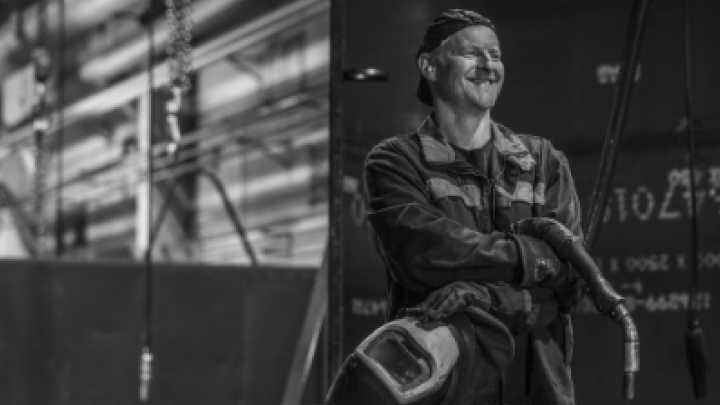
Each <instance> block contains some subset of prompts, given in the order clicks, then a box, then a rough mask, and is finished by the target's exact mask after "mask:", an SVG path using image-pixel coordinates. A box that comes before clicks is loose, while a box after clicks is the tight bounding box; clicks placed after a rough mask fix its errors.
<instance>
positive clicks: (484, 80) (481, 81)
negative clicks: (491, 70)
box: [467, 77, 497, 84]
mask: <svg viewBox="0 0 720 405" xmlns="http://www.w3.org/2000/svg"><path fill="white" fill-rule="evenodd" d="M467 80H468V81H471V82H473V83H475V84H495V83H497V80H494V79H492V78H489V77H468V78H467Z"/></svg>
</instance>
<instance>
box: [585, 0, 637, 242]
mask: <svg viewBox="0 0 720 405" xmlns="http://www.w3.org/2000/svg"><path fill="white" fill-rule="evenodd" d="M649 2H650V0H633V3H632V9H631V11H630V21H629V24H628V30H627V33H626V35H625V46H624V48H623V61H622V65H621V67H620V74H619V78H618V87H617V92H616V93H615V102H614V104H613V109H612V112H611V114H610V124H609V126H608V132H607V136H606V137H605V144H604V145H603V150H602V155H601V158H600V168H599V170H598V177H597V180H596V182H595V187H594V188H593V192H592V196H591V202H590V207H589V210H588V215H587V217H586V221H585V226H586V229H585V242H586V245H587V247H588V251H592V248H593V244H594V243H595V241H596V239H597V236H598V234H599V231H600V227H601V224H602V217H603V216H604V214H605V207H606V206H607V201H608V195H609V194H608V191H609V189H610V185H611V184H612V180H613V175H614V173H615V160H616V153H617V144H618V141H619V138H620V134H622V132H623V130H624V129H625V120H626V118H627V113H628V110H629V108H630V99H631V95H632V90H633V84H634V82H635V75H636V72H637V65H638V58H639V56H640V44H641V42H642V36H643V32H644V30H645V19H646V17H647V12H648V3H649Z"/></svg>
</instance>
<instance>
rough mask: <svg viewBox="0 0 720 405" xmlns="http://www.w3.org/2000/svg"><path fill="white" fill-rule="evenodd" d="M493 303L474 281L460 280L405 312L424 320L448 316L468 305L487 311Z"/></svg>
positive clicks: (439, 289)
mask: <svg viewBox="0 0 720 405" xmlns="http://www.w3.org/2000/svg"><path fill="white" fill-rule="evenodd" d="M491 303H492V300H491V297H490V296H489V294H488V293H487V292H486V291H485V290H482V289H479V288H477V287H475V286H474V285H473V284H472V283H469V282H466V281H458V282H454V283H450V284H448V285H446V286H444V287H441V288H438V289H437V290H435V291H433V292H431V293H430V294H429V295H428V297H427V298H425V300H424V301H423V302H421V303H420V304H419V305H418V306H416V307H412V308H407V309H406V310H405V314H407V315H410V316H414V317H417V318H418V319H420V320H421V321H423V322H429V321H436V320H438V319H442V318H446V317H448V316H450V315H452V314H454V313H456V312H460V311H462V310H464V309H466V308H468V307H475V308H479V309H482V310H485V311H487V310H488V309H489V308H490V305H491Z"/></svg>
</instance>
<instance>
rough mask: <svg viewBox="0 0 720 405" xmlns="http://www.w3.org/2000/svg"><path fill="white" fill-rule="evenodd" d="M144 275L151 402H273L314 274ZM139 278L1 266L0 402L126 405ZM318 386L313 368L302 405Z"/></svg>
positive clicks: (112, 270)
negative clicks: (149, 302) (149, 315)
mask: <svg viewBox="0 0 720 405" xmlns="http://www.w3.org/2000/svg"><path fill="white" fill-rule="evenodd" d="M154 269H155V281H154V291H153V292H154V312H153V317H154V320H153V325H154V329H153V331H154V352H155V361H154V367H153V380H152V387H151V403H153V404H173V405H175V404H278V403H280V400H281V398H282V394H283V393H282V390H283V387H285V382H286V378H287V375H288V370H289V368H290V363H291V361H292V356H293V352H294V350H295V347H296V344H297V339H298V335H299V333H300V330H301V326H302V321H303V319H304V316H305V311H306V310H307V304H308V302H309V298H310V291H311V289H312V285H313V281H314V276H315V274H316V271H315V270H313V269H280V268H262V269H247V268H237V267H207V266H205V267H203V266H185V265H164V264H155V265H154ZM143 271H144V268H143V266H142V265H141V264H134V263H87V262H86V263H80V262H77V263H75V262H28V261H2V262H0V370H2V372H0V403H3V404H28V405H42V404H73V405H78V404H92V405H98V404H132V403H137V402H138V400H137V395H138V370H139V367H140V364H139V356H140V348H141V345H142V341H141V333H142V328H143V325H144V318H143V316H144V301H143V299H144V273H143ZM320 352H321V351H320ZM318 376H319V369H318V367H317V365H316V367H315V368H314V371H313V374H312V375H311V376H310V382H309V383H308V384H309V387H308V388H307V389H306V396H305V398H306V400H307V401H309V402H311V403H313V402H314V403H317V402H320V400H321V398H322V393H321V392H320V388H319V384H318V381H319V380H318V378H319V377H318ZM306 403H307V402H306Z"/></svg>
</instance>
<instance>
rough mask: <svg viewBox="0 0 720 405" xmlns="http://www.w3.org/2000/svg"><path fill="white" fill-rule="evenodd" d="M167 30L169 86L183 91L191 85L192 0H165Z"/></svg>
mask: <svg viewBox="0 0 720 405" xmlns="http://www.w3.org/2000/svg"><path fill="white" fill-rule="evenodd" d="M165 4H166V5H167V12H166V17H167V25H168V27H167V29H168V31H169V36H168V45H167V56H168V68H169V70H170V81H169V84H170V87H171V89H172V88H176V89H179V90H180V92H181V93H185V92H187V91H188V90H190V88H191V87H192V84H191V83H190V77H189V76H190V71H191V70H192V45H191V41H192V29H193V25H194V22H193V19H192V0H165Z"/></svg>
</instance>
